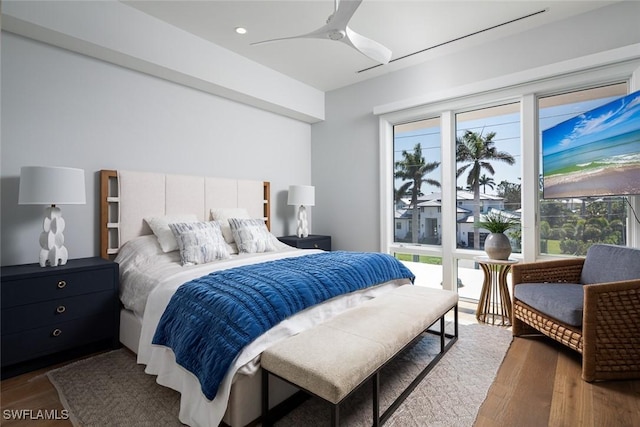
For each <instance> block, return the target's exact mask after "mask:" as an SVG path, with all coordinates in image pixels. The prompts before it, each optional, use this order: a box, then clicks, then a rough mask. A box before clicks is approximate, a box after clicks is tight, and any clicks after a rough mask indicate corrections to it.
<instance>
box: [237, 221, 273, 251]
mask: <svg viewBox="0 0 640 427" xmlns="http://www.w3.org/2000/svg"><path fill="white" fill-rule="evenodd" d="M229 225H230V226H231V232H232V233H233V238H234V239H235V241H236V244H237V245H238V250H239V251H240V252H247V253H255V252H271V251H275V250H276V247H275V245H274V244H273V240H272V237H271V236H272V235H271V233H270V232H269V230H268V229H267V226H266V225H265V223H264V221H263V220H261V219H241V218H230V219H229Z"/></svg>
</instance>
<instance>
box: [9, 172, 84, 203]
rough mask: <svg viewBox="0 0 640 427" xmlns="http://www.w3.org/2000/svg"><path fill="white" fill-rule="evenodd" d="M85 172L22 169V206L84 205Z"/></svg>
mask: <svg viewBox="0 0 640 427" xmlns="http://www.w3.org/2000/svg"><path fill="white" fill-rule="evenodd" d="M85 203H86V194H85V184H84V170H83V169H75V168H64V167H53V166H23V167H22V168H20V191H19V194H18V204H20V205H84V204H85Z"/></svg>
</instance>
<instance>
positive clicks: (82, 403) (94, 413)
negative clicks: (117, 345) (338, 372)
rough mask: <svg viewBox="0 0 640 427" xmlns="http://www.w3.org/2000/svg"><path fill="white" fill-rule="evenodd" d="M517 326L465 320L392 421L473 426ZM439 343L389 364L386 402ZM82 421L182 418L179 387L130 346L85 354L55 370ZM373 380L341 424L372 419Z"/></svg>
mask: <svg viewBox="0 0 640 427" xmlns="http://www.w3.org/2000/svg"><path fill="white" fill-rule="evenodd" d="M511 339H512V338H511V332H510V331H509V330H506V329H504V328H499V327H493V326H488V325H478V324H472V325H461V326H460V338H459V340H458V342H456V343H455V344H454V345H453V347H452V348H451V349H450V350H449V352H448V353H447V354H446V355H445V356H444V357H443V358H442V360H441V361H440V362H439V363H438V364H437V365H436V367H435V368H434V369H433V370H432V371H431V372H430V373H429V375H427V377H426V378H425V379H424V380H423V381H422V382H421V383H420V384H419V385H418V387H416V389H415V390H414V391H413V392H412V393H411V395H410V396H409V397H408V398H407V400H405V402H404V403H403V404H402V405H401V406H400V407H399V408H398V409H397V411H396V412H395V413H394V414H393V415H392V417H391V418H390V419H389V421H387V423H386V424H385V425H388V426H403V427H404V426H447V427H450V426H471V425H473V422H474V420H475V417H476V414H477V413H478V410H479V408H480V405H481V404H482V402H483V401H484V399H485V397H486V395H487V391H488V390H489V387H490V386H491V383H492V382H493V379H494V378H495V375H496V373H497V371H498V368H499V367H500V364H501V363H502V360H503V358H504V356H505V354H506V351H507V349H508V348H509V344H510V343H511ZM438 350H439V338H437V337H435V336H431V335H429V334H426V335H425V338H424V339H422V340H420V341H419V342H418V343H417V344H416V345H414V346H413V347H411V348H410V349H408V350H407V351H406V352H405V353H403V354H402V355H401V356H399V357H398V358H397V359H396V360H395V361H394V362H392V363H391V364H389V365H387V366H386V367H385V368H384V369H383V370H382V372H381V378H380V399H381V402H380V404H381V410H383V409H384V408H386V407H387V406H388V405H389V403H391V401H393V399H394V398H395V397H396V396H397V395H398V394H399V392H400V391H401V390H402V389H403V388H404V386H406V385H407V384H409V383H410V382H411V379H412V378H413V377H414V376H415V374H416V372H417V371H419V370H420V369H421V368H422V367H423V366H424V365H426V363H428V362H429V360H430V357H432V356H433V355H434V354H435V353H437V352H438ZM47 376H48V377H49V379H50V381H51V382H52V384H53V385H54V386H55V387H56V389H57V390H58V394H59V395H60V400H61V401H62V404H63V405H64V407H65V408H67V409H68V410H69V411H70V414H71V417H70V419H71V421H72V422H73V424H74V425H76V426H87V427H88V426H107V425H108V426H116V425H120V426H133V425H135V426H177V425H181V423H180V421H179V420H178V412H179V408H180V395H179V393H177V392H175V391H173V390H170V389H168V388H165V387H162V386H159V385H158V384H156V382H155V377H154V376H150V375H146V374H145V373H144V369H143V367H142V366H141V365H138V364H136V361H135V356H134V355H133V354H132V353H131V352H129V351H128V350H125V349H120V350H115V351H112V352H109V353H104V354H101V355H98V356H95V357H92V358H89V359H84V360H81V361H78V362H75V363H72V364H70V365H67V366H64V367H62V368H59V369H55V370H53V371H49V372H48V373H47ZM370 399H371V387H367V386H364V387H362V389H361V390H359V391H358V392H356V393H354V395H352V396H350V397H349V398H348V400H347V401H346V402H344V404H343V405H342V406H341V412H340V415H341V425H345V426H354V427H356V426H370V425H371V413H372V410H371V401H370ZM329 415H330V413H329V407H328V406H327V404H326V403H324V402H321V401H318V400H316V399H309V400H306V401H305V402H304V403H303V404H302V405H300V406H299V407H297V408H296V409H294V410H293V411H292V412H290V413H289V414H288V415H286V416H285V417H284V418H282V419H281V420H280V421H278V422H277V423H276V425H277V426H288V427H293V426H302V425H304V426H305V427H309V426H315V425H327V424H328V421H329Z"/></svg>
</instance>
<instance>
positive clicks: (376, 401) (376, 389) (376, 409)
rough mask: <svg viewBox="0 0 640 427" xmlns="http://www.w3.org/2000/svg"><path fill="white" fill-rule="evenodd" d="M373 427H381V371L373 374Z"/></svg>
mask: <svg viewBox="0 0 640 427" xmlns="http://www.w3.org/2000/svg"><path fill="white" fill-rule="evenodd" d="M371 382H372V383H373V427H378V426H379V425H380V371H378V372H376V373H375V374H373V378H372V381H371Z"/></svg>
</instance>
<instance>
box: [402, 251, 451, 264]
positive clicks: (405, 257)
mask: <svg viewBox="0 0 640 427" xmlns="http://www.w3.org/2000/svg"><path fill="white" fill-rule="evenodd" d="M396 258H398V259H399V260H400V261H413V255H411V254H396ZM420 262H423V263H425V264H434V265H441V264H442V258H440V257H435V256H426V255H420Z"/></svg>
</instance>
